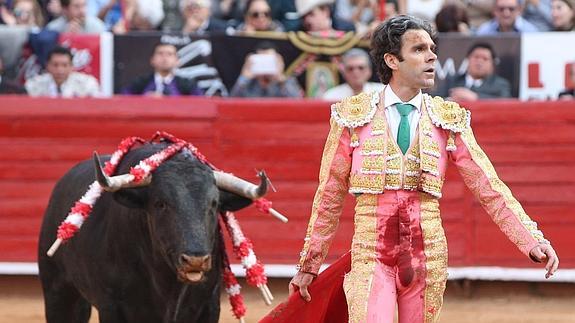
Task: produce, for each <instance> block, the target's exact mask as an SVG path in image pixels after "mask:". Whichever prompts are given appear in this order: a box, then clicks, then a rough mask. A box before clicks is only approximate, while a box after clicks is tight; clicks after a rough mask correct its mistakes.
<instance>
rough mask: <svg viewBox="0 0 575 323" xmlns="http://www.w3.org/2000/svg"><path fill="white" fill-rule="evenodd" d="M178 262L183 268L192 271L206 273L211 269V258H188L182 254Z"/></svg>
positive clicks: (207, 256)
mask: <svg viewBox="0 0 575 323" xmlns="http://www.w3.org/2000/svg"><path fill="white" fill-rule="evenodd" d="M180 262H181V264H182V266H183V267H184V268H186V269H187V270H193V271H208V270H210V269H211V268H212V256H210V255H205V256H188V255H186V254H182V255H181V256H180Z"/></svg>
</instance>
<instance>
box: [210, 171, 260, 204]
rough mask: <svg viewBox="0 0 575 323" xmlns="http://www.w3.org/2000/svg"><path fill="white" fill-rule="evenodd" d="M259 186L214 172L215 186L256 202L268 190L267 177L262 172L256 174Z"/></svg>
mask: <svg viewBox="0 0 575 323" xmlns="http://www.w3.org/2000/svg"><path fill="white" fill-rule="evenodd" d="M258 176H259V178H260V185H259V186H256V185H254V184H252V183H250V182H247V181H244V180H243V179H241V178H238V177H235V176H234V175H232V174H228V173H224V172H220V171H215V172H214V177H215V178H216V185H217V186H218V187H219V188H221V189H223V190H226V191H229V192H232V193H235V194H238V195H240V196H243V197H246V198H249V199H251V200H257V199H259V198H260V197H262V196H264V195H265V194H266V192H267V190H268V177H267V176H266V173H265V172H264V171H260V172H258Z"/></svg>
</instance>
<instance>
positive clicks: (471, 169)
mask: <svg viewBox="0 0 575 323" xmlns="http://www.w3.org/2000/svg"><path fill="white" fill-rule="evenodd" d="M451 135H453V136H454V138H453V139H454V144H455V150H454V151H452V152H451V159H452V160H453V161H454V163H455V165H456V166H457V168H458V170H459V172H460V174H461V176H462V177H463V181H464V182H465V184H466V185H467V187H469V189H470V190H471V191H472V192H473V194H474V195H475V197H476V198H477V199H478V200H479V202H480V203H481V205H482V206H483V208H484V209H485V211H486V212H487V213H488V214H489V215H490V216H491V218H492V219H493V221H494V222H495V223H496V224H497V225H498V226H499V228H500V230H501V231H502V232H503V233H504V234H505V235H506V236H507V237H508V238H509V240H511V242H513V243H514V244H515V245H516V246H517V247H518V248H519V250H520V251H521V252H522V253H523V254H525V255H526V256H529V257H530V258H531V259H533V260H535V261H538V262H541V261H543V260H549V258H555V259H551V262H555V261H556V262H557V264H558V259H557V256H556V254H555V251H554V250H553V248H552V247H551V245H550V243H549V241H548V240H547V239H545V237H544V236H543V233H542V232H541V231H540V230H539V229H538V228H537V223H535V222H534V221H533V220H531V218H529V216H528V215H527V213H525V210H523V207H521V204H520V203H519V202H518V201H517V200H516V199H515V197H513V195H512V194H511V191H510V190H509V188H508V187H507V186H506V185H505V184H504V183H503V181H501V179H499V177H498V176H497V173H496V172H495V169H494V168H493V165H492V164H491V161H490V160H489V158H488V157H487V155H486V154H485V153H484V152H483V150H482V149H481V147H479V145H478V144H477V142H476V141H475V137H474V136H473V131H472V130H471V127H470V126H467V127H466V128H465V129H464V130H463V131H461V132H459V133H452V134H451ZM543 253H544V254H546V256H543ZM557 264H554V263H551V264H549V262H548V267H549V268H547V269H548V276H549V275H550V274H552V273H553V271H555V269H556V267H557ZM551 267H554V268H551Z"/></svg>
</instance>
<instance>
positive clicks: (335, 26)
mask: <svg viewBox="0 0 575 323" xmlns="http://www.w3.org/2000/svg"><path fill="white" fill-rule="evenodd" d="M334 2H335V0H311V1H310V0H296V2H295V6H296V10H297V15H298V17H300V18H301V23H302V30H303V31H305V32H307V33H310V34H312V35H315V36H320V37H339V36H341V35H343V33H344V32H348V31H354V30H355V27H354V26H353V24H352V23H350V22H347V21H344V20H341V19H339V18H337V17H335V15H334V10H333V9H334Z"/></svg>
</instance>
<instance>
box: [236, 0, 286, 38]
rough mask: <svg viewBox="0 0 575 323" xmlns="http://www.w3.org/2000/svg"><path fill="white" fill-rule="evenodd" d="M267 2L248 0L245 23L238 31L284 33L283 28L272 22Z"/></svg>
mask: <svg viewBox="0 0 575 323" xmlns="http://www.w3.org/2000/svg"><path fill="white" fill-rule="evenodd" d="M271 13H272V11H271V8H270V6H269V4H268V2H267V0H248V2H247V4H246V9H245V10H244V22H243V23H242V24H240V25H239V26H238V27H237V28H236V30H237V31H241V32H248V33H251V32H256V31H284V28H283V26H282V25H281V24H280V23H279V22H277V21H275V20H272V17H271Z"/></svg>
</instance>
